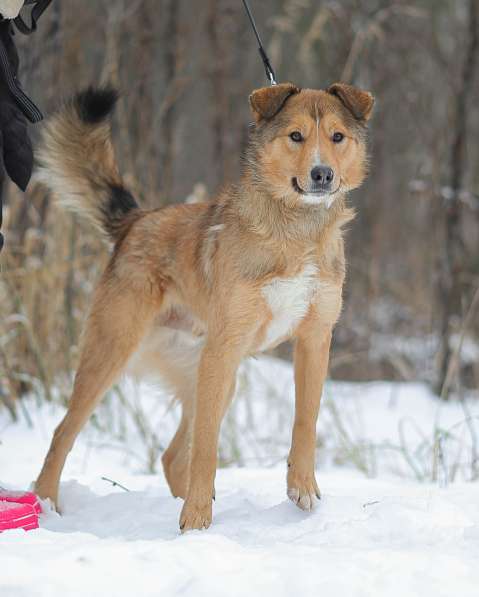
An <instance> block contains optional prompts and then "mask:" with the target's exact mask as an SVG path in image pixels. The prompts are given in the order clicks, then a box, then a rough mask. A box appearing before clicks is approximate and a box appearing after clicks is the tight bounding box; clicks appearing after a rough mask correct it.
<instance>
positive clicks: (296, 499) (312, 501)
mask: <svg viewBox="0 0 479 597" xmlns="http://www.w3.org/2000/svg"><path fill="white" fill-rule="evenodd" d="M295 477H296V476H295V475H288V491H287V493H288V497H289V499H290V500H291V501H292V502H293V503H294V504H296V506H298V508H301V510H305V511H306V512H310V511H311V510H313V509H314V507H315V506H316V504H317V501H318V500H319V499H321V493H320V491H319V487H318V484H317V483H316V479H315V477H314V474H313V475H311V476H308V477H306V478H302V479H300V478H297V477H296V478H295Z"/></svg>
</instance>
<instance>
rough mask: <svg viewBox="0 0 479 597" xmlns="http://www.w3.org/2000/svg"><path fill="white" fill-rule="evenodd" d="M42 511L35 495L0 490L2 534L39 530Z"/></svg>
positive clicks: (0, 529)
mask: <svg viewBox="0 0 479 597" xmlns="http://www.w3.org/2000/svg"><path fill="white" fill-rule="evenodd" d="M41 511H42V507H41V506H40V502H39V501H38V497H37V496H36V495H35V494H34V493H31V492H29V491H7V490H6V489H0V533H1V532H2V531H6V530H7V529H24V530H25V531H31V530H32V529H37V528H38V515H39V514H40V513H41Z"/></svg>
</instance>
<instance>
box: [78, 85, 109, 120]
mask: <svg viewBox="0 0 479 597" xmlns="http://www.w3.org/2000/svg"><path fill="white" fill-rule="evenodd" d="M117 99H118V91H117V90H116V89H115V88H114V87H98V88H94V87H88V88H87V89H85V90H84V91H81V92H80V93H77V95H75V97H74V98H73V104H74V106H75V108H76V111H77V113H78V116H79V117H80V118H81V120H82V121H83V122H84V123H85V124H99V123H100V122H102V121H104V120H105V119H106V118H108V116H109V115H110V114H111V112H112V110H113V108H114V106H115V104H116V101H117Z"/></svg>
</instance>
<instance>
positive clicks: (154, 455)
mask: <svg viewBox="0 0 479 597" xmlns="http://www.w3.org/2000/svg"><path fill="white" fill-rule="evenodd" d="M239 385H240V390H239V396H238V397H237V399H236V400H235V403H234V405H233V409H232V411H231V413H230V414H229V415H228V418H227V420H226V421H225V425H224V428H223V434H222V439H221V450H220V460H221V462H223V463H224V464H228V465H229V467H228V468H222V469H220V470H219V471H218V475H217V481H216V495H217V499H216V502H215V504H214V521H213V525H212V526H211V527H210V529H209V530H208V531H203V532H198V531H195V532H191V533H187V534H186V535H180V534H179V532H178V517H179V512H180V510H181V505H182V503H181V501H180V500H174V499H173V498H172V497H171V496H170V494H169V492H168V489H167V487H166V483H165V481H164V478H163V475H162V473H161V467H159V466H158V458H159V456H160V455H161V450H162V448H163V447H164V446H165V445H166V444H167V441H168V438H169V437H170V436H171V434H172V433H173V431H174V423H175V420H177V417H178V414H177V412H176V411H175V410H174V409H172V408H171V406H170V405H169V401H168V396H167V395H166V394H165V392H164V391H162V390H161V388H157V389H155V390H154V391H153V390H152V389H151V388H146V387H142V388H140V390H139V391H138V390H136V389H135V388H134V387H133V386H132V385H128V384H127V385H125V386H124V387H123V392H122V394H121V395H112V396H111V397H110V399H108V400H107V401H106V402H105V403H104V405H103V406H102V407H101V408H100V409H99V411H98V413H97V415H96V417H95V420H94V421H93V422H92V423H91V424H89V425H88V427H87V428H86V429H85V431H84V432H83V434H82V435H81V437H80V439H79V441H78V442H77V444H76V446H75V448H74V450H73V452H72V454H71V455H70V458H69V460H68V463H67V467H66V469H65V473H64V476H63V484H62V488H61V505H62V509H63V515H62V516H59V515H58V514H56V513H54V512H52V511H48V512H46V513H45V514H44V515H43V516H42V519H41V528H40V529H38V530H36V531H31V532H28V533H25V532H23V531H9V532H5V533H3V534H0V596H1V597H36V596H48V597H50V596H55V597H56V596H61V597H68V596H70V595H75V596H82V597H89V596H90V595H92V596H96V595H101V596H104V597H108V596H123V595H129V596H131V595H132V594H133V595H155V596H161V597H169V596H170V595H171V596H173V595H175V596H176V595H186V596H192V597H201V596H203V595H207V596H208V597H215V596H221V597H228V596H243V595H261V596H263V595H266V596H269V595H274V596H275V597H279V596H282V595H285V596H286V595H287V596H288V597H291V595H292V594H296V593H297V594H299V595H305V596H312V597H313V596H314V597H315V596H321V597H329V596H331V597H333V596H334V597H336V596H337V595H347V596H348V597H355V596H364V597H375V596H378V597H379V596H381V597H384V596H387V597H396V595H397V596H401V597H404V596H408V597H410V596H416V595H417V596H421V597H429V596H434V597H441V596H444V597H446V596H447V597H450V596H451V595H452V594H458V595H460V596H461V597H466V596H469V595H471V596H472V595H474V596H476V595H478V594H479V593H478V591H479V589H478V587H479V566H478V565H477V562H478V561H479V484H478V483H474V482H472V483H471V482H467V481H469V479H470V478H471V477H474V475H475V474H476V468H477V467H476V465H479V463H475V464H474V462H473V460H474V458H475V433H476V431H477V430H478V428H477V419H478V416H479V404H477V405H476V403H475V402H474V401H472V400H471V401H470V402H466V403H464V404H458V403H451V404H447V405H443V406H440V407H439V408H438V403H437V401H436V400H435V399H434V397H433V396H431V394H430V393H429V391H428V390H427V388H426V387H425V386H422V385H420V384H391V383H386V382H381V383H372V384H350V383H338V382H330V383H329V384H328V385H327V387H326V389H325V395H324V403H323V408H322V413H321V417H320V423H319V426H318V431H319V442H318V471H317V475H318V481H319V485H320V487H321V491H322V496H323V497H322V499H321V502H320V503H319V506H318V507H317V509H316V510H315V511H314V512H313V513H311V514H307V513H304V512H302V511H300V510H299V509H297V508H296V507H295V506H294V505H293V504H292V503H291V502H289V501H288V500H287V498H286V493H285V475H286V473H285V464H284V462H285V457H286V454H287V451H288V443H289V434H290V429H291V417H292V406H293V402H292V397H293V384H292V371H291V367H290V366H289V365H288V364H285V363H283V362H279V361H275V360H273V359H268V358H263V359H258V360H252V361H251V362H250V363H248V365H247V366H246V367H244V368H243V371H242V373H241V376H240V384H239ZM121 401H123V403H124V406H123V407H122V408H121V409H120V408H119V407H118V404H119V403H120V402H121ZM26 407H27V410H26V411H25V412H23V413H22V412H20V421H19V422H18V423H15V424H14V423H11V422H10V421H9V419H8V415H7V413H6V412H5V411H3V410H2V411H0V484H1V485H3V486H7V487H17V488H26V487H28V485H29V483H30V482H31V481H32V480H33V478H34V477H35V476H36V474H37V473H38V471H39V468H40V466H41V462H42V459H43V457H44V455H45V452H46V449H47V446H48V443H49V440H50V436H51V433H52V430H53V428H54V426H55V424H56V423H57V422H58V420H59V419H60V418H61V416H62V409H61V408H59V407H58V406H54V405H45V404H43V405H38V404H37V403H36V402H35V401H34V400H33V399H32V400H31V401H27V402H26ZM29 421H30V422H31V425H32V426H31V427H30V426H29V424H28V422H29ZM438 440H440V441H438ZM156 468H158V469H159V472H158V474H145V472H146V471H148V470H155V469H156ZM102 476H107V477H109V478H112V479H115V480H116V481H118V482H119V483H121V484H123V485H124V486H125V487H127V488H128V489H129V490H130V491H129V492H126V491H124V490H123V489H120V488H119V487H112V486H111V485H110V484H109V483H107V482H105V481H102V480H101V477H102ZM432 478H435V479H437V480H436V481H434V482H432V481H431V479H432ZM453 480H454V482H453Z"/></svg>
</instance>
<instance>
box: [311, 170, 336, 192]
mask: <svg viewBox="0 0 479 597" xmlns="http://www.w3.org/2000/svg"><path fill="white" fill-rule="evenodd" d="M311 178H312V179H313V181H314V182H315V183H316V184H318V185H321V186H323V187H325V186H326V185H328V184H330V183H331V182H332V181H333V178H334V172H333V171H332V169H331V168H330V167H329V166H315V167H314V168H313V169H312V170H311Z"/></svg>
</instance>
